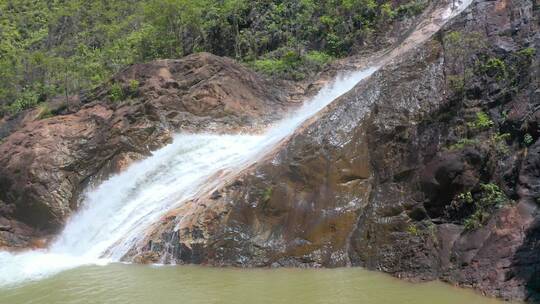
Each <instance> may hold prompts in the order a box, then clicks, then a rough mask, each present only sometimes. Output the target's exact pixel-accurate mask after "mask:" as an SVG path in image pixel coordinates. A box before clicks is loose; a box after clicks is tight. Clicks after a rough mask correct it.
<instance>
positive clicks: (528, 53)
mask: <svg viewBox="0 0 540 304" xmlns="http://www.w3.org/2000/svg"><path fill="white" fill-rule="evenodd" d="M535 54H536V49H535V48H533V47H528V48H524V49H522V50H519V51H518V55H519V56H523V57H525V58H529V59H530V58H533V57H534V55H535Z"/></svg>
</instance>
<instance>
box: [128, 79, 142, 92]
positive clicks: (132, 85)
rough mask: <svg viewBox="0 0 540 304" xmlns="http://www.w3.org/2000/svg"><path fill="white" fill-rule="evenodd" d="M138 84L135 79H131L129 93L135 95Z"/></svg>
mask: <svg viewBox="0 0 540 304" xmlns="http://www.w3.org/2000/svg"><path fill="white" fill-rule="evenodd" d="M139 85H140V82H139V81H138V80H137V79H131V80H130V81H129V91H130V93H132V94H133V93H135V92H137V90H138V89H139Z"/></svg>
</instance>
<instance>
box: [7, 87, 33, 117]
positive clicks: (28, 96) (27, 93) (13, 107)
mask: <svg viewBox="0 0 540 304" xmlns="http://www.w3.org/2000/svg"><path fill="white" fill-rule="evenodd" d="M38 103H39V96H38V94H37V93H36V92H35V91H33V90H24V91H23V92H22V93H21V94H20V96H19V97H18V98H17V99H16V100H15V102H13V103H12V104H10V105H9V106H8V107H7V109H8V111H9V112H10V113H11V114H16V113H19V112H21V111H23V110H26V109H29V108H31V107H34V106H35V105H37V104H38Z"/></svg>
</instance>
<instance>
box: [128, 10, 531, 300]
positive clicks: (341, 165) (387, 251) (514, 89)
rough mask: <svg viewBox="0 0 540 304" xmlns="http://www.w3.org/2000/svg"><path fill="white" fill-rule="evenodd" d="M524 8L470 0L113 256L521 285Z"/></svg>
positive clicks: (527, 183) (525, 263) (514, 294)
mask: <svg viewBox="0 0 540 304" xmlns="http://www.w3.org/2000/svg"><path fill="white" fill-rule="evenodd" d="M538 21H539V17H538V7H537V6H536V7H535V6H533V3H532V2H531V1H528V0H497V1H486V0H479V1H475V2H474V3H473V4H472V5H471V7H470V8H469V9H468V10H467V11H466V12H464V13H463V14H462V15H461V16H460V17H459V18H456V19H455V20H453V21H452V22H451V23H450V24H448V25H447V26H446V27H445V28H444V29H443V30H442V31H441V32H440V33H438V34H437V35H436V36H435V37H433V38H432V39H430V40H428V41H426V42H425V43H423V44H422V45H421V46H419V47H417V48H416V49H413V50H410V51H408V52H407V53H405V54H403V56H401V57H400V59H399V60H395V61H394V62H391V63H389V64H387V65H386V66H384V67H383V68H382V69H381V70H380V71H379V72H377V73H376V74H374V75H373V76H372V77H371V78H370V79H368V80H366V81H364V82H362V83H360V84H358V85H357V86H356V87H355V88H354V89H353V90H352V91H350V92H349V93H348V94H346V95H344V96H342V97H341V98H339V99H338V100H336V101H334V103H333V104H332V105H331V106H329V107H328V108H327V109H326V110H325V111H324V112H323V113H321V114H320V115H319V117H317V119H313V120H311V121H309V122H308V123H306V125H305V126H304V127H302V128H300V130H299V131H298V132H297V133H296V134H294V135H293V136H292V137H291V138H290V139H289V140H288V141H287V142H285V143H283V145H281V146H280V147H279V149H278V150H277V151H276V152H275V153H273V154H270V155H269V156H268V158H267V159H265V160H262V161H260V162H259V163H258V164H256V165H254V166H253V167H251V168H249V169H248V170H246V171H245V172H243V173H242V174H240V175H239V176H238V177H237V178H235V179H234V180H233V181H231V182H229V183H228V184H227V185H226V186H224V187H223V188H221V189H219V190H218V191H216V192H214V193H212V194H209V195H207V196H205V197H200V198H198V199H197V200H194V201H191V202H187V203H186V204H184V205H183V206H182V207H180V208H179V209H177V210H174V211H172V212H170V213H169V214H167V215H166V216H165V217H164V218H163V220H162V221H161V222H160V223H157V224H156V226H155V227H153V230H152V233H151V234H150V235H149V237H148V239H147V242H146V244H144V246H142V247H141V248H135V249H134V250H133V251H132V252H131V253H130V255H129V256H128V257H126V258H134V259H135V260H136V261H141V262H145V261H162V262H173V261H174V262H176V263H203V264H212V265H235V266H242V267H246V266H297V267H319V266H325V267H335V266H346V265H353V266H355V265H358V266H364V267H367V268H370V269H378V270H381V271H385V272H389V273H392V274H394V275H396V276H399V277H407V278H411V279H420V280H430V279H437V278H439V279H443V280H445V281H448V282H451V283H455V284H459V285H461V286H470V287H474V288H478V289H480V290H481V291H482V292H484V293H486V294H490V295H495V296H499V297H503V298H507V299H524V300H529V301H531V302H533V301H535V300H536V299H538V294H539V293H540V282H539V279H538V278H539V277H540V260H539V259H538V257H539V256H540V251H539V247H538V240H539V238H540V232H539V231H540V229H539V227H540V215H539V213H538V210H539V203H540V202H539V197H540V188H539V184H538V181H539V180H540V171H539V170H538V168H539V167H540V153H539V152H540V141H538V137H539V135H540V134H539V131H538V126H539V123H540V120H539V118H540V114H539V113H540V112H539V109H540V95H539V94H540V93H539V92H540V91H539V90H540V89H539V78H538V77H539V75H540V71H539V54H538V50H539V49H540V36H539V33H540V31H539V27H538Z"/></svg>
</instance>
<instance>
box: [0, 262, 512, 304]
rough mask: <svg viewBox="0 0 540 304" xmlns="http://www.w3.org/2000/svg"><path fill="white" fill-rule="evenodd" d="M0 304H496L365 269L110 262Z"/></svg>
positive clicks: (4, 294)
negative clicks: (243, 267)
mask: <svg viewBox="0 0 540 304" xmlns="http://www.w3.org/2000/svg"><path fill="white" fill-rule="evenodd" d="M0 303H2V304H4V303H6V304H7V303H9V304H18V303H25V304H26V303H39V304H49V303H51V304H53V303H54V304H61V303H70V304H71V303H81V304H83V303H92V304H94V303H115V304H121V303H129V304H138V303H145V304H147V303H156V304H167V303H182V304H191V303H205V304H209V303H235V304H242V303H250V304H251V303H273V304H274V303H291V304H303V303H306V304H307V303H309V304H314V303H361V304H382V303H399V304H423V303H425V304H428V303H429V304H434V303H436V304H446V303H448V304H450V303H452V304H489V303H491V304H495V303H501V302H500V301H498V300H495V299H491V298H486V297H482V296H480V295H478V294H476V293H474V292H473V291H471V290H465V289H459V288H455V287H451V286H449V285H446V284H443V283H440V282H431V283H422V284H412V283H408V282H404V281H401V280H398V279H395V278H392V277H390V276H388V275H384V274H381V273H374V272H369V271H366V270H363V269H358V268H353V269H332V270H320V269H316V270H301V269H277V270H269V269H257V270H245V269H218V268H205V267H193V266H189V267H186V266H176V267H172V266H170V267H169V266H168V267H152V266H142V265H122V264H114V265H108V266H103V267H99V266H93V267H81V268H78V269H74V270H70V271H66V272H63V273H60V274H58V275H56V276H54V277H51V278H48V279H44V280H41V281H36V282H31V283H26V284H24V285H22V286H18V287H12V288H9V289H6V288H3V289H0Z"/></svg>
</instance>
